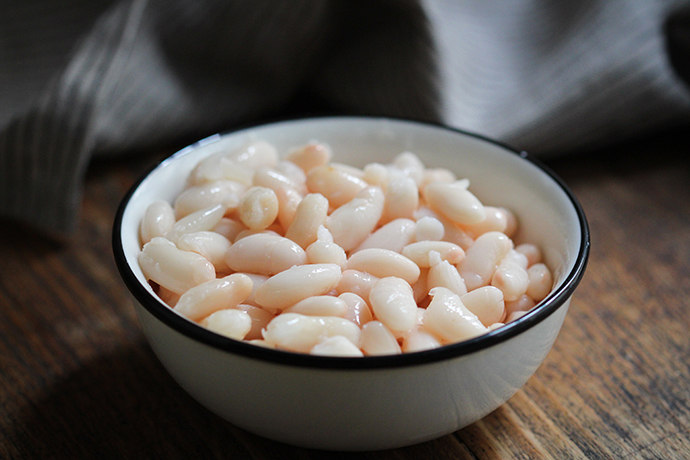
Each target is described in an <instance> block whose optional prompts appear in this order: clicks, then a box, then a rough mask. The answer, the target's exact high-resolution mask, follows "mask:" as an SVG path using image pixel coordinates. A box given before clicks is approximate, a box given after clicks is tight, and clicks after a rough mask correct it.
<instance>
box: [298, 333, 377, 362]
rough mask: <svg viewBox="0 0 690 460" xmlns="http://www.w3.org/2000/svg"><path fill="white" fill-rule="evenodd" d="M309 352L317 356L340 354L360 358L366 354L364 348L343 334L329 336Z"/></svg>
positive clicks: (339, 355)
mask: <svg viewBox="0 0 690 460" xmlns="http://www.w3.org/2000/svg"><path fill="white" fill-rule="evenodd" d="M309 354H312V355H315V356H338V357H352V358H358V357H362V356H364V354H363V353H362V350H360V349H359V348H357V346H356V345H355V344H353V343H352V342H350V341H349V340H348V339H347V338H345V337H343V336H342V335H336V336H333V337H328V338H326V339H324V340H322V341H321V342H319V343H317V344H316V345H314V347H313V348H312V349H311V350H310V351H309Z"/></svg>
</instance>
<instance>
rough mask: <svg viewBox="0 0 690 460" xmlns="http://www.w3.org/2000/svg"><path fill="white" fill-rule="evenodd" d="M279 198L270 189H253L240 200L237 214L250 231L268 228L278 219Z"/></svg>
mask: <svg viewBox="0 0 690 460" xmlns="http://www.w3.org/2000/svg"><path fill="white" fill-rule="evenodd" d="M278 208H279V203H278V197H277V196H276V192H274V191H273V190H271V189H270V188H268V187H251V188H249V189H248V190H247V191H246V192H245V194H244V195H243V196H242V199H241V200H240V204H239V205H238V206H237V213H238V215H239V217H240V220H241V221H242V223H243V224H244V225H246V226H247V228H249V229H250V230H263V229H265V228H268V226H270V225H271V224H272V223H273V221H274V220H276V217H278Z"/></svg>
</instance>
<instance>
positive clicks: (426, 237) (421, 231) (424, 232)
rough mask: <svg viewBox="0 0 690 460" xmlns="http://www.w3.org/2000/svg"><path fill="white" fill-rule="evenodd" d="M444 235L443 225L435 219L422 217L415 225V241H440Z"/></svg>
mask: <svg viewBox="0 0 690 460" xmlns="http://www.w3.org/2000/svg"><path fill="white" fill-rule="evenodd" d="M444 234H445V228H444V227H443V223H442V222H441V221H440V220H438V219H437V218H435V217H431V216H424V217H422V218H421V219H419V220H418V221H417V223H416V225H415V240H416V241H441V240H442V239H443V236H444Z"/></svg>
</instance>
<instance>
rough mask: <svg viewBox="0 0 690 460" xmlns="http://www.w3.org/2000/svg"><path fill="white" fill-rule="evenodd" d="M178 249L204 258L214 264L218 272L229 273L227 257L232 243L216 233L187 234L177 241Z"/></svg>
mask: <svg viewBox="0 0 690 460" xmlns="http://www.w3.org/2000/svg"><path fill="white" fill-rule="evenodd" d="M177 247H178V248H180V249H182V250H183V251H192V252H196V253H197V254H200V255H202V256H204V257H205V258H206V259H208V261H209V262H211V263H212V264H213V266H214V267H215V269H216V272H217V273H218V272H220V273H224V272H225V273H227V272H229V270H230V268H229V267H228V263H227V261H226V259H225V256H226V254H227V252H228V249H230V241H228V239H227V238H225V237H224V236H223V235H221V234H220V233H216V232H209V231H203V232H194V233H185V234H184V235H182V236H180V238H179V239H178V240H177Z"/></svg>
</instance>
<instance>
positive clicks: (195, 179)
mask: <svg viewBox="0 0 690 460" xmlns="http://www.w3.org/2000/svg"><path fill="white" fill-rule="evenodd" d="M231 156H232V153H229V152H218V153H216V154H213V155H211V156H209V157H207V158H205V159H203V160H201V161H200V162H199V163H198V164H197V165H196V167H195V168H194V169H193V170H192V172H191V173H190V175H189V182H190V184H191V185H202V184H206V183H209V182H216V181H219V180H232V181H235V182H239V183H240V184H243V185H251V183H252V177H253V176H254V171H253V170H252V169H251V168H250V167H248V166H245V165H241V164H239V163H237V162H236V161H234V160H233V159H232V158H231Z"/></svg>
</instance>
